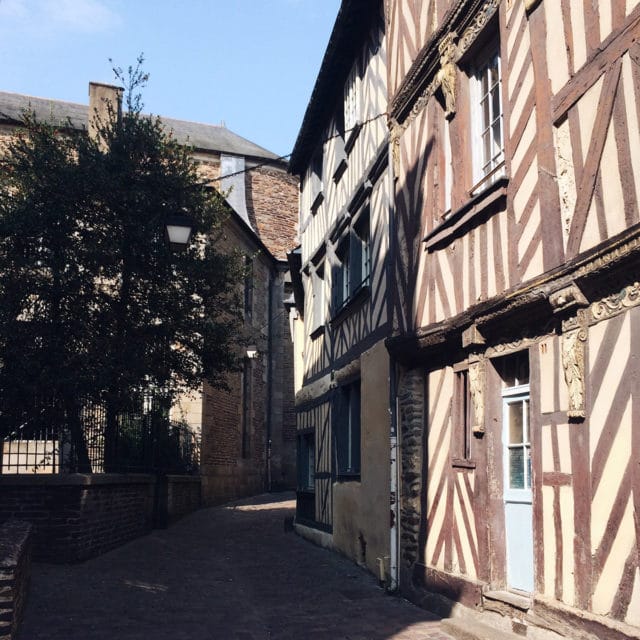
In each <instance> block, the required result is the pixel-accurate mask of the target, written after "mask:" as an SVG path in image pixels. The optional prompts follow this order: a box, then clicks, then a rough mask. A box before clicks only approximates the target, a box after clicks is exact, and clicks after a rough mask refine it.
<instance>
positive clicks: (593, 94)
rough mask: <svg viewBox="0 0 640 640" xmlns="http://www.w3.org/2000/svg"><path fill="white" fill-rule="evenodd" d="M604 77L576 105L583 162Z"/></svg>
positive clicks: (587, 149)
mask: <svg viewBox="0 0 640 640" xmlns="http://www.w3.org/2000/svg"><path fill="white" fill-rule="evenodd" d="M603 82H604V75H602V76H601V77H600V78H599V80H598V81H597V82H596V83H595V84H594V85H593V86H592V87H591V88H590V89H589V90H588V91H587V92H586V93H585V94H584V95H583V96H582V98H580V101H579V102H578V103H577V104H578V115H579V116H580V137H581V144H582V158H583V161H584V160H585V159H586V157H587V153H588V151H589V143H590V142H591V136H592V134H593V127H594V124H595V121H596V116H597V114H598V101H599V100H600V94H601V93H602V84H603Z"/></svg>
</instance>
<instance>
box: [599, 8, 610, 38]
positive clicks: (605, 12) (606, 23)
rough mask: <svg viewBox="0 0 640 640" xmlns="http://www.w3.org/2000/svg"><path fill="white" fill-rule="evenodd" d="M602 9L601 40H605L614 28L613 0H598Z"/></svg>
mask: <svg viewBox="0 0 640 640" xmlns="http://www.w3.org/2000/svg"><path fill="white" fill-rule="evenodd" d="M598 8H599V10H600V41H602V40H605V39H606V38H607V36H608V35H609V34H610V33H611V30H612V29H613V24H612V22H611V19H612V9H611V0H598Z"/></svg>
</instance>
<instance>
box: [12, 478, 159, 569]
mask: <svg viewBox="0 0 640 640" xmlns="http://www.w3.org/2000/svg"><path fill="white" fill-rule="evenodd" d="M153 496H154V478H153V477H152V476H143V475H140V476H133V475H131V476H129V475H116V474H105V475H84V474H72V475H68V476H57V475H53V476H44V475H38V476H0V522H6V521H7V520H11V519H18V520H24V521H26V522H30V523H31V524H32V525H33V528H34V551H33V553H34V557H35V558H36V559H38V560H45V561H47V562H75V561H80V560H86V559H87V558H91V557H93V556H96V555H99V554H101V553H104V552H105V551H108V550H109V549H113V548H115V547H117V546H119V545H121V544H123V543H125V542H128V541H129V540H132V539H134V538H137V537H139V536H141V535H144V534H145V533H147V532H149V531H150V530H151V526H152V514H153Z"/></svg>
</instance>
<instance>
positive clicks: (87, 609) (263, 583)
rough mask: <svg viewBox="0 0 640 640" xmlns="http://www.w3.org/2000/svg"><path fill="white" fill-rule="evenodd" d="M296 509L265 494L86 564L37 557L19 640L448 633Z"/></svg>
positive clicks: (384, 637)
mask: <svg viewBox="0 0 640 640" xmlns="http://www.w3.org/2000/svg"><path fill="white" fill-rule="evenodd" d="M294 506H295V503H294V501H293V499H292V495H291V494H279V495H275V496H274V495H263V496H259V497H257V498H252V499H248V500H243V501H240V502H238V503H234V504H232V505H227V506H222V507H216V508H211V509H203V510H201V511H198V512H196V513H194V514H192V515H190V516H188V517H186V518H184V519H183V520H181V521H180V522H178V523H176V524H175V525H173V526H171V527H170V528H168V529H166V530H158V531H154V532H153V533H151V534H150V535H148V536H145V537H143V538H140V539H138V540H135V541H133V542H131V543H129V544H127V545H125V546H123V547H121V548H119V549H116V550H114V551H111V552H110V553H107V554H105V555H103V556H101V557H98V558H94V559H93V560H89V561H87V562H85V563H82V564H78V565H48V564H47V565H45V564H35V565H34V566H33V574H32V582H31V588H30V592H29V601H28V604H27V608H26V613H25V619H24V622H23V625H22V627H21V632H20V635H19V636H18V638H19V640H39V639H44V638H46V639H47V640H63V639H64V640H101V639H103V638H104V639H106V638H108V639H109V640H133V639H136V640H143V639H144V640H163V639H169V638H170V639H171V640H182V639H184V640H187V639H188V640H205V639H207V640H212V639H213V640H217V639H221V640H222V639H224V640H233V639H237V640H271V639H273V640H276V639H277V640H294V639H295V640H332V639H344V640H347V639H348V640H391V639H393V640H422V639H425V640H449V636H448V635H446V634H445V633H443V632H442V631H440V629H439V624H438V622H437V621H435V620H432V619H431V617H430V615H429V614H428V613H427V612H425V611H423V610H421V609H419V608H417V607H414V606H413V605H411V604H409V603H408V602H406V601H404V600H402V599H400V598H397V597H392V596H389V595H387V594H386V593H385V592H384V591H383V590H382V589H380V588H379V587H378V586H377V584H376V582H375V579H374V578H373V576H371V575H370V574H368V573H366V572H364V571H363V570H362V569H360V568H359V567H357V566H356V565H354V564H353V563H352V562H351V561H349V560H346V559H344V558H342V557H341V556H339V555H338V554H336V553H332V552H329V551H327V550H324V549H321V548H319V547H316V546H314V545H313V544H311V543H309V542H307V541H305V540H303V539H302V538H300V537H299V536H297V535H296V534H295V533H293V532H285V530H284V519H285V517H287V516H292V515H293V512H294Z"/></svg>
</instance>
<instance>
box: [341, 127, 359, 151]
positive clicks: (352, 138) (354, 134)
mask: <svg viewBox="0 0 640 640" xmlns="http://www.w3.org/2000/svg"><path fill="white" fill-rule="evenodd" d="M361 131H362V122H356V123H355V124H354V125H353V127H352V128H351V131H350V132H349V135H348V136H347V139H346V140H345V141H344V151H345V153H346V154H347V155H349V154H350V153H351V149H353V147H354V145H355V144H356V140H357V139H358V136H359V135H360V132H361Z"/></svg>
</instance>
